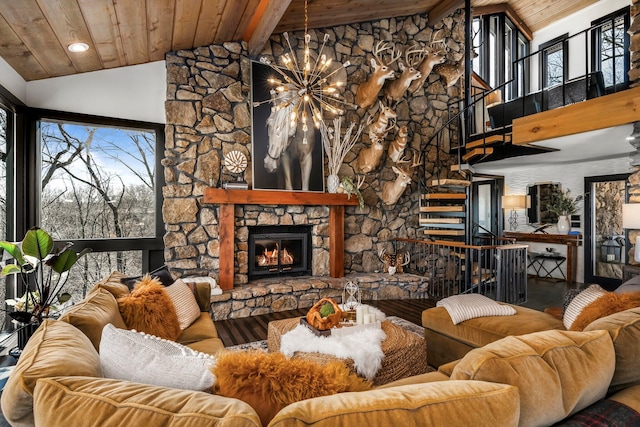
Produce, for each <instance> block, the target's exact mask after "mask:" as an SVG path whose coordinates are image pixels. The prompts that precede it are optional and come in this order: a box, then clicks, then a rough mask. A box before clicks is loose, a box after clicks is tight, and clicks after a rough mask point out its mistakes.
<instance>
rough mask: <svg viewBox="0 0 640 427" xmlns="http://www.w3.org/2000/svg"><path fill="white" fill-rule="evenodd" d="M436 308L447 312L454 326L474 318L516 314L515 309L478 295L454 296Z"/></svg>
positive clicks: (438, 304) (443, 300) (441, 302)
mask: <svg viewBox="0 0 640 427" xmlns="http://www.w3.org/2000/svg"><path fill="white" fill-rule="evenodd" d="M436 306H438V307H444V308H445V309H446V310H447V312H448V313H449V316H451V321H452V322H453V324H454V325H457V324H458V323H461V322H464V321H465V320H469V319H474V318H476V317H485V316H511V315H513V314H516V310H515V308H513V307H511V306H509V305H504V304H498V303H497V302H495V301H494V300H492V299H491V298H488V297H485V296H484V295H480V294H465V295H454V296H451V297H448V298H443V299H441V300H440V301H438V303H437V304H436Z"/></svg>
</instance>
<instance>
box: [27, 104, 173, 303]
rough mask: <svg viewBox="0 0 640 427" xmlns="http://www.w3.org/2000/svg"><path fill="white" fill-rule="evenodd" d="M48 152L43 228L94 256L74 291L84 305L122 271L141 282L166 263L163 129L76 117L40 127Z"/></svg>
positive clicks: (43, 121)
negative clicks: (92, 291)
mask: <svg viewBox="0 0 640 427" xmlns="http://www.w3.org/2000/svg"><path fill="white" fill-rule="evenodd" d="M35 123H36V128H37V130H38V131H37V132H36V135H37V141H36V142H37V145H38V146H39V147H40V149H39V150H38V152H39V153H40V154H39V157H40V158H39V160H38V162H39V165H40V167H39V175H38V177H37V178H36V177H34V179H37V187H38V188H39V190H40V192H39V193H40V195H39V200H37V201H35V204H34V205H35V206H38V207H39V218H37V222H38V224H39V225H40V226H41V227H42V228H43V229H45V230H47V231H48V232H50V233H51V235H52V236H53V237H54V239H56V240H63V241H72V242H73V243H74V246H75V247H76V249H77V250H80V249H82V248H84V247H89V248H91V249H92V250H93V252H92V253H91V254H89V256H87V257H85V258H83V259H82V261H81V263H79V264H78V265H76V266H74V268H73V269H72V270H71V274H72V277H71V279H70V280H69V282H68V284H67V287H68V288H67V289H66V291H67V292H69V293H71V294H72V296H73V297H74V300H79V299H81V298H82V297H83V296H84V295H85V294H86V291H87V289H88V288H90V286H92V285H93V284H94V283H95V282H96V281H97V280H99V279H101V278H103V277H105V276H106V275H108V274H109V273H110V272H112V271H114V270H118V271H121V272H123V273H125V274H127V275H137V274H140V273H141V272H142V271H147V270H148V269H150V267H155V266H156V265H157V264H158V262H154V260H153V259H152V257H154V256H155V258H156V261H158V260H161V259H162V247H163V245H162V235H163V234H164V230H163V228H164V227H163V224H162V220H161V214H160V211H161V205H160V203H161V202H160V201H161V197H160V191H161V188H162V183H161V182H159V179H160V178H161V176H162V173H160V174H158V171H159V170H160V166H159V161H158V157H159V156H157V155H156V153H163V150H164V139H163V133H162V127H161V126H159V125H153V124H145V123H130V122H124V121H118V120H102V119H100V120H98V119H96V118H91V117H84V116H77V117H76V116H72V115H60V114H52V115H44V116H43V117H39V118H38V120H36V121H35Z"/></svg>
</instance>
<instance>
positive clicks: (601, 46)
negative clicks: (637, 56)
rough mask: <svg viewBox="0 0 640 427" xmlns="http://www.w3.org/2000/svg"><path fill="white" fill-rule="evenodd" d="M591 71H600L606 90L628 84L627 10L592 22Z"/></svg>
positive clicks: (621, 87)
mask: <svg viewBox="0 0 640 427" xmlns="http://www.w3.org/2000/svg"><path fill="white" fill-rule="evenodd" d="M592 26H595V27H596V28H595V29H594V31H593V43H592V46H593V52H592V57H593V59H594V63H593V69H594V70H595V71H597V70H599V71H602V75H603V77H604V85H605V87H606V88H607V90H609V91H612V90H616V89H623V88H624V87H626V86H627V84H628V76H627V70H628V69H629V60H630V59H629V35H628V33H627V30H628V29H629V8H628V7H627V8H624V9H622V10H619V11H617V12H615V13H613V14H611V15H609V16H606V17H604V18H601V19H599V20H597V21H594V22H592Z"/></svg>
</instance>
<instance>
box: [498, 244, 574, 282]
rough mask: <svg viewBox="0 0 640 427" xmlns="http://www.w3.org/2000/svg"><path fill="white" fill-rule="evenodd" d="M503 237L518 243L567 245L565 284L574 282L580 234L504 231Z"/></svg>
mask: <svg viewBox="0 0 640 427" xmlns="http://www.w3.org/2000/svg"><path fill="white" fill-rule="evenodd" d="M503 236H504V237H508V238H512V239H516V240H517V241H520V242H539V243H551V244H558V245H567V283H568V284H570V285H571V284H573V283H575V281H576V271H577V269H578V246H582V234H544V233H517V232H512V231H505V232H504V233H503Z"/></svg>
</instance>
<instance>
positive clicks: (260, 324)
mask: <svg viewBox="0 0 640 427" xmlns="http://www.w3.org/2000/svg"><path fill="white" fill-rule="evenodd" d="M527 284H528V289H527V293H528V298H527V302H526V303H524V304H523V306H525V307H529V308H533V309H535V310H540V311H542V310H544V309H545V308H546V307H554V306H561V305H562V297H563V296H564V294H565V292H566V291H567V289H570V288H573V287H580V286H582V284H580V283H579V284H577V285H572V286H568V285H567V283H566V282H550V281H545V280H540V279H536V278H529V279H528V283H527ZM364 303H366V304H369V305H372V306H374V307H377V308H379V309H380V310H382V311H383V312H384V313H385V314H386V315H387V316H397V317H401V318H403V319H406V320H408V321H410V322H413V323H415V324H417V325H422V311H423V310H425V309H427V308H430V307H434V306H435V305H436V301H434V300H430V299H413V300H406V299H404V300H379V301H364ZM307 311H308V310H307V309H304V310H290V311H282V312H279V313H271V314H263V315H260V316H253V317H245V318H240V319H229V320H218V321H216V322H215V324H216V328H217V329H218V335H219V336H220V339H222V342H223V343H224V345H225V346H227V347H228V346H232V345H238V344H245V343H248V342H254V341H260V340H265V339H267V325H268V324H269V322H270V321H272V320H279V319H287V318H290V317H299V316H304V315H306V314H307Z"/></svg>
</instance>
